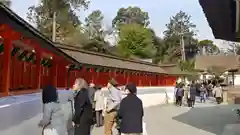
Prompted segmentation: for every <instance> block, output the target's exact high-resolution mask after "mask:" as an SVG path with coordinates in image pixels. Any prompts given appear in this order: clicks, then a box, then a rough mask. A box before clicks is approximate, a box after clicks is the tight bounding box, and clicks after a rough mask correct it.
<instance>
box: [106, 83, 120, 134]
mask: <svg viewBox="0 0 240 135" xmlns="http://www.w3.org/2000/svg"><path fill="white" fill-rule="evenodd" d="M117 85H118V83H117V81H116V80H114V79H111V80H110V81H109V82H108V84H107V88H108V91H109V95H108V97H107V103H106V108H105V113H104V135H112V128H113V125H114V123H115V122H116V116H117V111H118V109H119V106H120V102H121V99H122V93H121V91H120V90H119V89H118V88H117Z"/></svg>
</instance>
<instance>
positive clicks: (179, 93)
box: [176, 84, 184, 106]
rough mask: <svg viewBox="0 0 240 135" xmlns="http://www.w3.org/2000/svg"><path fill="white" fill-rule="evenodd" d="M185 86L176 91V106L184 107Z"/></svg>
mask: <svg viewBox="0 0 240 135" xmlns="http://www.w3.org/2000/svg"><path fill="white" fill-rule="evenodd" d="M183 86H184V84H181V85H180V86H179V88H177V91H176V105H177V106H182V97H183V95H184V89H183Z"/></svg>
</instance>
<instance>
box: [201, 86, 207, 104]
mask: <svg viewBox="0 0 240 135" xmlns="http://www.w3.org/2000/svg"><path fill="white" fill-rule="evenodd" d="M205 86H206V85H202V87H201V88H200V102H201V103H202V102H204V103H205V102H206V99H205V97H206V93H207V90H206V87H205Z"/></svg>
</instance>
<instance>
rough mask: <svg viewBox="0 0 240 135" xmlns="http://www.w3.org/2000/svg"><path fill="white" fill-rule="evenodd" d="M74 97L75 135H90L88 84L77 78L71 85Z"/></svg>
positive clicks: (90, 118)
mask: <svg viewBox="0 0 240 135" xmlns="http://www.w3.org/2000/svg"><path fill="white" fill-rule="evenodd" d="M73 90H75V91H76V92H75V93H76V95H75V98H74V109H75V114H74V117H73V126H74V129H75V130H74V134H75V135H90V130H91V125H92V117H93V114H92V104H91V101H90V99H89V94H88V92H89V91H88V84H87V82H86V81H85V80H84V79H82V78H78V79H76V81H75V84H74V85H73Z"/></svg>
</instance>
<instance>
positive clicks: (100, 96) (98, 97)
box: [94, 86, 105, 127]
mask: <svg viewBox="0 0 240 135" xmlns="http://www.w3.org/2000/svg"><path fill="white" fill-rule="evenodd" d="M96 89H97V91H96V92H95V95H94V102H95V111H96V123H97V127H101V126H103V116H102V113H103V109H104V107H105V104H104V93H103V91H102V87H101V86H96Z"/></svg>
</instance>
